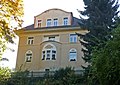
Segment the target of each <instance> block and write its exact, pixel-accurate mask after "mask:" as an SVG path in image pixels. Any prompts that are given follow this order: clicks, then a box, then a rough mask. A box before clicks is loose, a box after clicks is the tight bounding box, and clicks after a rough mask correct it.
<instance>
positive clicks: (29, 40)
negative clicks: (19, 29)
mask: <svg viewBox="0 0 120 85" xmlns="http://www.w3.org/2000/svg"><path fill="white" fill-rule="evenodd" d="M33 40H34V37H28V40H27V44H29V45H31V44H33Z"/></svg>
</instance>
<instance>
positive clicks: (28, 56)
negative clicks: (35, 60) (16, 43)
mask: <svg viewBox="0 0 120 85" xmlns="http://www.w3.org/2000/svg"><path fill="white" fill-rule="evenodd" d="M32 56H33V53H32V51H31V50H28V51H27V52H26V54H25V61H26V62H31V61H32Z"/></svg>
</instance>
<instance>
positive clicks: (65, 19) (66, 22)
mask: <svg viewBox="0 0 120 85" xmlns="http://www.w3.org/2000/svg"><path fill="white" fill-rule="evenodd" d="M63 24H64V25H68V18H67V17H66V18H64V19H63Z"/></svg>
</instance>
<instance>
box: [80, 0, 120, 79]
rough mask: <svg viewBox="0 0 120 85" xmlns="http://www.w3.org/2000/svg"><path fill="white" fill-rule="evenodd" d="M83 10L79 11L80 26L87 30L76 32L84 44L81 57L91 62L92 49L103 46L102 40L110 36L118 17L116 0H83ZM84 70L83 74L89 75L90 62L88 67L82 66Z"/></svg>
mask: <svg viewBox="0 0 120 85" xmlns="http://www.w3.org/2000/svg"><path fill="white" fill-rule="evenodd" d="M83 1H84V4H85V10H84V11H79V13H80V17H81V23H79V24H80V26H81V27H82V28H83V29H87V30H88V31H89V32H88V33H87V34H86V35H82V34H78V35H79V36H80V38H83V40H81V41H80V42H81V44H82V45H83V46H84V48H82V51H83V52H84V56H83V59H84V60H85V62H88V63H91V62H92V61H91V58H92V51H93V50H94V47H95V46H97V49H99V48H101V47H104V45H105V44H104V42H105V41H107V40H109V39H110V38H111V34H110V32H111V31H112V29H114V28H115V27H116V17H118V13H119V11H118V7H119V5H118V0H83ZM83 68H84V69H85V70H86V71H85V75H86V77H88V74H89V76H90V73H89V72H90V71H89V70H90V68H91V64H90V65H88V67H85V66H83Z"/></svg>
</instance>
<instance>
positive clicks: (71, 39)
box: [69, 34, 78, 43]
mask: <svg viewBox="0 0 120 85" xmlns="http://www.w3.org/2000/svg"><path fill="white" fill-rule="evenodd" d="M77 40H78V39H77V35H76V34H70V35H69V42H70V43H76V42H77Z"/></svg>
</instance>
